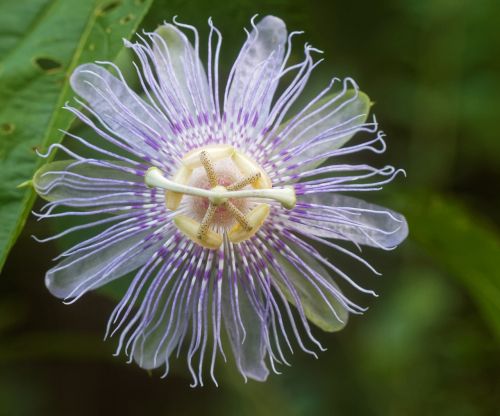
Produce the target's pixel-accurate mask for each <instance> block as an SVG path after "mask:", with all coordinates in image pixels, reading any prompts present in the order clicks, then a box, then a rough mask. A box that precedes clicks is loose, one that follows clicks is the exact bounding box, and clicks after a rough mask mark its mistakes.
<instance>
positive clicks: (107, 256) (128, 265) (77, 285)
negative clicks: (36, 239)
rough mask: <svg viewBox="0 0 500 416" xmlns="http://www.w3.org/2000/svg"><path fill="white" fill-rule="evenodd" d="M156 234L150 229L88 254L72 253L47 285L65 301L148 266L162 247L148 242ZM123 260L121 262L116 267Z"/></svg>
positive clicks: (53, 271)
mask: <svg viewBox="0 0 500 416" xmlns="http://www.w3.org/2000/svg"><path fill="white" fill-rule="evenodd" d="M152 232H153V230H149V229H146V230H144V231H142V232H139V233H138V234H131V235H129V236H127V237H126V238H124V239H122V240H118V239H117V240H116V241H114V242H112V243H111V244H108V245H106V246H104V247H102V248H101V249H98V250H94V252H93V253H91V254H90V252H89V254H88V255H86V253H80V252H79V253H75V254H72V255H70V256H68V257H66V258H65V259H64V260H63V261H61V262H60V263H59V264H58V265H57V266H56V267H54V268H52V269H50V270H49V271H48V272H47V274H46V275H45V285H46V286H47V288H48V289H49V291H50V292H51V293H52V294H53V295H54V296H56V297H58V298H62V299H64V298H67V297H71V298H73V297H76V296H79V295H80V294H82V293H83V292H86V291H87V290H89V289H95V288H97V287H100V286H103V285H105V284H107V283H109V282H111V281H112V280H115V279H117V278H119V277H121V276H123V275H125V274H127V273H128V272H131V271H133V270H135V269H137V268H138V267H140V266H142V265H143V264H144V263H146V261H147V260H148V259H149V258H150V257H151V256H152V255H153V253H154V252H155V251H156V250H157V249H158V248H159V246H160V245H161V242H159V241H156V242H152V243H151V242H150V243H151V244H146V241H145V239H146V238H147V237H148V236H149V235H151V234H152ZM134 246H137V247H138V248H134ZM119 257H120V259H119V260H120V261H118V262H117V263H114V265H113V266H112V265H111V264H112V263H113V262H114V261H115V260H117V259H118V258H119Z"/></svg>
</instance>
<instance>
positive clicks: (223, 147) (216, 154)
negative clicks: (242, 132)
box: [182, 144, 234, 169]
mask: <svg viewBox="0 0 500 416" xmlns="http://www.w3.org/2000/svg"><path fill="white" fill-rule="evenodd" d="M202 152H207V153H208V156H209V157H210V159H211V161H212V162H217V161H218V160H221V159H225V158H228V157H231V156H232V155H233V153H234V147H233V146H230V145H228V144H214V145H210V146H205V147H202V148H199V149H194V150H192V151H190V152H189V153H188V154H186V155H185V156H184V157H183V158H182V164H183V165H184V166H186V167H188V168H190V169H195V168H199V167H201V166H202V162H201V158H200V154H201V153H202Z"/></svg>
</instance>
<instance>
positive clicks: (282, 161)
mask: <svg viewBox="0 0 500 416" xmlns="http://www.w3.org/2000/svg"><path fill="white" fill-rule="evenodd" d="M174 23H175V24H174V25H171V24H165V25H163V26H161V27H160V28H159V29H158V30H157V31H156V32H154V33H145V34H144V37H140V42H138V43H129V42H126V46H128V47H130V48H132V49H133V50H134V52H135V53H136V55H137V57H138V60H139V63H140V66H138V67H137V73H138V76H139V79H140V82H141V85H142V91H141V95H138V94H137V93H135V92H133V91H132V90H131V89H130V88H129V87H128V86H127V84H126V83H125V81H124V79H123V76H122V74H121V73H120V71H119V70H118V68H116V66H115V65H114V64H112V63H99V65H96V64H85V65H82V66H80V67H78V68H77V69H76V70H75V72H74V74H73V75H72V77H71V85H72V87H73V89H74V90H75V92H76V93H77V94H78V95H79V96H80V97H82V98H83V99H84V100H85V101H86V102H87V104H85V103H84V102H82V101H80V100H78V99H77V102H78V103H79V104H81V105H82V106H83V107H84V109H85V110H86V113H88V114H89V115H86V114H84V113H82V112H81V111H80V110H78V109H77V108H75V107H71V106H66V109H67V110H69V111H71V112H72V113H73V114H74V115H75V116H76V117H77V118H79V119H80V120H81V121H83V122H84V123H86V124H87V125H88V126H90V127H91V128H93V129H94V130H95V131H96V132H97V133H98V135H99V136H100V137H101V138H102V139H103V140H104V141H105V142H107V143H108V145H106V146H102V143H90V142H89V141H87V140H85V139H83V138H81V137H78V136H75V135H73V134H70V133H68V136H70V137H72V138H73V139H75V140H76V141H78V142H79V143H80V144H83V145H85V146H86V147H88V148H89V149H91V150H92V151H93V152H95V153H96V154H98V155H99V156H97V157H96V158H89V157H85V156H80V155H78V154H76V153H74V152H72V151H71V150H69V149H68V148H66V147H64V146H62V145H54V146H52V147H51V149H49V153H50V151H51V150H52V149H53V148H60V149H62V150H63V151H65V152H66V153H68V154H69V155H70V156H71V157H72V160H68V161H58V162H53V163H50V164H47V165H45V166H44V167H43V168H42V169H41V170H39V171H38V172H37V173H36V175H35V178H34V184H35V187H36V190H37V192H38V193H39V194H40V195H41V196H42V197H44V198H45V199H47V200H48V201H49V202H48V204H47V205H46V206H45V207H44V209H43V210H42V213H41V214H39V215H40V216H41V217H43V218H45V217H59V216H65V215H75V216H81V217H82V218H86V217H87V216H94V215H97V216H98V217H97V218H96V219H94V220H92V221H90V220H89V222H86V223H83V224H82V225H78V226H75V227H73V228H71V229H68V230H66V231H64V232H63V233H61V234H59V235H56V236H53V237H49V238H47V239H45V240H43V241H47V240H51V239H54V238H58V237H59V236H61V235H63V234H67V233H70V232H79V231H80V230H82V229H84V228H88V227H97V230H98V231H96V234H95V236H94V237H93V238H90V239H88V240H85V241H82V242H81V243H79V244H77V245H76V246H74V247H72V248H70V249H69V250H67V251H66V252H64V253H63V254H61V255H60V256H59V258H61V259H62V260H61V261H60V262H59V264H58V265H57V266H56V267H54V268H53V269H51V270H49V271H48V272H47V275H46V284H47V287H48V289H49V290H50V291H51V293H52V294H54V295H55V296H57V297H60V298H63V299H65V300H66V301H67V302H73V301H75V300H77V299H79V298H80V297H81V296H83V295H84V294H85V293H87V292H88V291H90V290H93V289H96V288H98V287H100V286H102V285H105V284H106V283H108V282H110V281H112V280H115V279H118V278H120V277H122V276H123V275H125V274H127V273H129V272H132V271H134V273H135V276H134V278H133V279H132V282H131V284H130V286H129V288H128V291H127V292H126V294H125V295H124V296H123V299H122V300H121V302H120V303H119V304H118V305H117V307H116V308H115V310H114V311H113V313H112V315H111V317H110V319H109V324H108V329H107V335H115V334H119V335H117V336H118V349H117V353H120V352H125V353H126V354H127V355H128V356H129V357H130V360H135V361H136V362H137V363H138V364H139V365H140V366H141V367H143V368H146V369H152V368H157V367H160V366H163V367H164V368H165V372H164V375H166V374H167V373H168V370H169V359H170V357H171V355H172V354H174V353H176V352H177V351H179V350H180V349H185V350H186V351H187V353H186V356H187V364H188V367H189V370H190V372H191V374H192V377H193V385H198V384H203V370H204V365H203V364H204V362H205V361H206V360H207V361H208V367H209V369H210V370H209V372H210V375H211V377H212V379H213V380H214V382H215V376H214V366H215V362H216V359H217V357H223V358H224V359H225V358H226V357H225V352H224V351H225V350H227V348H224V345H223V344H224V343H223V338H224V337H223V334H224V332H225V333H226V334H227V339H228V341H229V342H228V343H229V345H230V348H231V349H232V352H233V356H234V359H235V361H236V365H237V366H238V369H239V371H240V372H241V374H242V375H243V376H244V377H245V378H247V377H249V378H252V379H255V380H261V381H262V380H265V379H266V378H267V376H268V373H269V370H268V367H270V368H271V369H273V370H274V371H275V372H278V370H277V364H280V363H285V364H288V362H287V359H286V357H285V355H286V351H287V350H289V351H291V350H292V348H293V344H294V343H296V344H298V346H299V347H300V348H301V349H303V350H304V351H306V352H308V353H311V354H313V355H315V352H314V351H313V348H319V349H321V346H320V344H319V342H318V341H317V340H316V339H315V338H314V336H313V335H312V332H311V328H310V326H309V321H310V322H312V323H314V324H315V325H316V326H318V327H320V328H321V329H323V330H325V331H330V332H332V331H337V330H339V329H341V328H343V327H344V325H345V324H346V322H347V317H348V314H349V313H355V314H356V313H361V312H362V311H363V309H362V308H361V307H360V306H358V305H356V304H354V303H353V302H351V301H350V300H349V299H348V298H347V297H346V296H344V294H343V293H342V292H341V291H340V289H339V287H338V286H337V283H336V281H338V282H342V283H345V282H347V283H349V284H351V285H352V286H354V287H356V288H358V289H360V290H362V291H363V292H366V293H372V294H373V292H372V291H369V290H365V289H362V288H360V287H359V286H358V285H357V284H356V283H355V282H354V281H352V280H351V279H350V278H349V277H348V276H347V275H346V274H345V273H343V272H342V271H341V270H340V269H339V268H338V267H337V266H336V265H335V264H333V263H332V262H331V261H329V260H328V259H327V258H325V257H323V255H321V254H320V252H319V251H318V249H317V248H316V247H317V246H318V245H321V244H323V245H326V246H327V247H330V248H333V249H335V250H338V251H340V252H341V253H343V254H346V255H349V256H351V257H353V258H354V259H356V260H359V261H361V262H362V263H364V264H365V265H367V266H368V267H369V268H370V269H371V270H373V269H372V268H371V266H369V265H368V264H367V263H366V262H365V261H364V260H362V259H361V258H360V257H359V256H358V255H357V254H355V253H354V252H351V251H349V250H348V249H347V248H345V247H344V246H343V245H341V243H339V242H338V241H337V240H346V241H349V242H352V243H354V245H355V246H358V245H369V246H375V247H380V248H382V249H392V248H393V247H395V246H396V245H398V244H399V243H400V242H401V241H403V240H404V239H405V238H406V236H407V233H408V229H407V225H406V222H405V220H404V218H403V217H402V216H401V215H400V214H397V213H395V212H392V211H390V210H387V209H385V208H381V207H378V206H376V205H372V204H369V203H366V202H363V201H361V200H358V199H355V198H353V197H350V196H343V195H342V194H341V192H344V191H346V192H351V191H371V190H377V189H380V188H381V186H382V185H383V184H385V183H387V182H389V181H391V180H392V179H393V178H394V176H395V175H396V174H397V173H398V171H396V170H395V169H394V168H392V167H384V168H382V169H376V168H373V167H370V166H368V165H350V164H347V163H346V162H342V161H341V160H343V159H344V158H343V156H345V155H349V154H351V153H354V152H358V151H362V150H371V151H374V152H376V153H382V152H383V151H384V149H385V143H384V141H383V134H382V133H381V132H377V130H378V126H377V123H376V122H375V120H373V121H367V117H368V112H369V107H370V102H369V99H368V97H367V96H366V95H364V94H363V93H361V92H360V91H359V90H358V87H357V86H356V84H355V83H354V82H353V81H352V80H351V79H346V80H344V81H340V80H336V79H334V80H333V81H332V82H331V83H330V85H329V86H328V87H327V88H325V89H324V90H323V91H321V92H320V93H319V94H318V95H317V96H316V97H315V98H314V99H313V100H312V101H311V102H309V103H308V104H307V105H306V106H305V107H304V108H303V109H302V110H301V111H299V112H298V113H295V114H291V112H290V108H291V106H292V104H293V103H294V102H296V100H297V99H298V97H299V96H300V95H301V93H302V91H303V89H304V88H305V86H306V83H307V81H308V79H309V76H310V75H311V72H312V70H313V69H314V67H315V66H316V65H317V63H318V62H314V60H313V57H312V54H313V53H315V52H318V51H317V50H315V49H313V48H312V47H310V46H308V45H306V46H305V48H304V55H305V57H304V60H303V61H302V62H300V63H298V64H295V65H291V66H287V65H288V61H289V58H290V53H291V43H292V37H293V36H294V35H296V34H298V32H294V33H291V34H290V35H287V31H286V28H285V24H284V22H283V21H282V20H280V19H278V18H276V17H273V16H266V17H264V18H263V19H262V20H260V21H259V23H258V24H254V23H253V21H252V26H253V30H252V32H251V33H248V39H247V41H246V42H245V44H244V45H243V48H242V50H241V51H240V53H239V55H238V57H237V59H236V62H235V64H234V66H233V68H232V70H231V72H230V74H229V79H228V81H227V86H226V88H225V90H224V94H223V97H222V96H219V90H220V84H221V82H220V80H219V70H218V68H219V52H220V47H221V40H222V37H221V35H220V33H219V31H218V30H217V29H216V28H215V27H214V26H213V25H212V23H211V21H209V24H210V36H209V40H208V65H207V68H206V69H205V68H204V66H203V65H202V63H201V60H200V58H199V50H198V48H199V39H198V33H197V31H196V29H195V28H193V27H191V26H188V25H184V24H180V23H177V22H175V21H174ZM186 34H188V35H190V36H192V37H193V38H194V43H193V45H194V46H192V44H191V43H190V41H189V40H188V37H187V35H186ZM106 67H108V68H110V69H113V70H114V71H115V72H116V74H117V76H114V75H112V74H111V73H110V72H108V70H107V69H106ZM285 75H287V76H286V79H287V80H290V81H288V83H286V85H284V83H283V81H282V80H283V78H284V76H285ZM280 83H281V85H282V87H283V88H282V89H280V90H279V91H280V92H279V93H277V91H278V84H280ZM337 86H339V87H340V90H338V89H337ZM335 90H336V91H337V92H332V91H335ZM285 120H287V121H285ZM356 133H360V134H362V135H368V136H371V138H369V139H368V140H365V141H363V142H361V143H359V144H353V145H351V146H347V147H346V146H345V144H346V143H347V142H348V141H349V139H350V138H351V137H352V136H353V135H354V134H356ZM342 146H344V147H342ZM327 161H328V163H324V162H327ZM377 178H379V179H377ZM370 181H371V182H370ZM61 206H64V207H68V208H69V210H66V211H63V212H56V211H57V208H59V207H61ZM102 214H105V215H102ZM290 304H291V305H293V306H294V307H295V308H294V309H295V310H293V309H292V308H291V307H290Z"/></svg>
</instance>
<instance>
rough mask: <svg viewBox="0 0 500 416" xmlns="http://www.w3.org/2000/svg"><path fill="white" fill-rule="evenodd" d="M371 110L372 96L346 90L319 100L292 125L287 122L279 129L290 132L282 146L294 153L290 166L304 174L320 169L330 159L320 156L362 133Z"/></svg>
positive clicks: (287, 133) (353, 90) (277, 150)
mask: <svg viewBox="0 0 500 416" xmlns="http://www.w3.org/2000/svg"><path fill="white" fill-rule="evenodd" d="M369 111H370V99H369V97H368V96H367V95H366V94H364V93H362V92H361V91H358V90H357V89H347V90H345V91H341V92H339V93H337V94H333V95H328V96H326V97H325V98H323V99H321V100H319V101H318V102H317V103H315V104H314V105H312V106H311V107H310V108H308V109H307V110H306V111H305V112H304V114H303V115H302V116H301V117H300V118H299V119H297V120H296V121H294V123H293V124H290V125H289V126H287V124H286V123H285V125H283V127H281V129H280V130H281V131H283V130H284V129H288V130H286V139H285V141H284V143H283V145H284V146H286V147H287V149H289V150H290V153H291V154H293V159H292V160H291V163H293V164H300V169H301V170H302V171H304V170H305V169H314V168H315V167H317V166H319V165H320V164H322V163H323V162H324V161H325V160H326V159H327V158H325V157H321V155H323V154H325V153H328V152H331V151H333V150H335V149H338V148H340V147H342V146H343V145H344V144H345V143H347V142H348V141H349V140H350V139H351V138H352V137H353V136H354V134H355V133H357V132H358V131H359V128H360V127H362V126H363V124H364V123H365V122H366V119H367V118H368V113H369ZM280 149H281V148H278V149H276V151H275V152H276V153H277V152H279V151H280ZM316 157H318V158H317V159H315V160H314V161H313V162H309V160H310V159H312V158H316Z"/></svg>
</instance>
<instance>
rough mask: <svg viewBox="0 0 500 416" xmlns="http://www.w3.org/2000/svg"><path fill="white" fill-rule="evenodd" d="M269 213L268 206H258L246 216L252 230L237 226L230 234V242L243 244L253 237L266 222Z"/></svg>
mask: <svg viewBox="0 0 500 416" xmlns="http://www.w3.org/2000/svg"><path fill="white" fill-rule="evenodd" d="M269 212H270V207H269V205H268V204H259V205H257V206H256V207H255V208H254V209H252V210H251V211H250V212H249V213H248V214H247V215H246V219H247V221H248V224H249V226H250V229H249V230H246V229H244V228H243V227H242V226H241V225H240V224H236V225H235V226H234V227H233V228H231V230H230V231H229V233H228V237H229V241H231V242H233V243H241V242H242V241H245V240H248V239H249V238H251V237H253V236H254V235H255V233H256V232H257V231H258V230H259V228H260V227H261V226H262V224H263V223H264V221H265V220H266V218H267V216H268V215H269Z"/></svg>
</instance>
